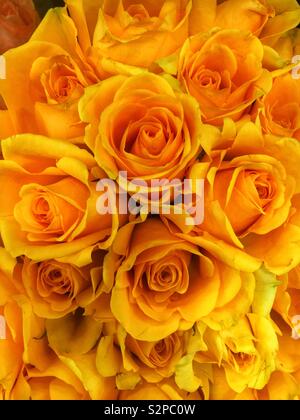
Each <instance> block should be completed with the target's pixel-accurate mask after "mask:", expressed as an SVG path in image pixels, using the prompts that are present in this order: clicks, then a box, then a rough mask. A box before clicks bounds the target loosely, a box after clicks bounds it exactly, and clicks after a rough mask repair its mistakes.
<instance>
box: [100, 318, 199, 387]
mask: <svg viewBox="0 0 300 420" xmlns="http://www.w3.org/2000/svg"><path fill="white" fill-rule="evenodd" d="M190 333H191V332H183V331H177V332H175V333H173V334H171V335H170V336H168V337H165V338H164V339H162V340H159V341H154V342H146V341H141V340H136V339H135V338H133V337H132V336H130V335H129V334H127V332H126V331H125V330H124V329H123V328H122V327H121V325H118V324H116V322H110V323H106V324H105V325H104V327H103V336H102V338H101V340H100V342H99V345H98V348H97V359H96V364H97V369H98V371H99V373H100V374H101V375H102V376H104V377H112V376H116V383H117V387H118V388H119V389H121V390H127V389H133V388H135V386H136V385H137V384H138V383H139V382H140V381H141V379H142V378H143V379H144V380H145V381H146V382H148V383H158V382H161V381H162V380H164V379H165V378H171V377H172V376H173V374H174V373H175V367H176V364H177V363H178V362H179V360H180V359H181V357H182V356H183V355H184V354H185V352H186V343H187V339H188V336H189V334H190Z"/></svg>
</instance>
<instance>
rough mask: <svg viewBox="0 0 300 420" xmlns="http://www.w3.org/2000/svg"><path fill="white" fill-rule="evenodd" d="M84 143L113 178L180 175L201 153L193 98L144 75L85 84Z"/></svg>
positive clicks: (196, 108) (198, 118) (152, 77)
mask: <svg viewBox="0 0 300 420" xmlns="http://www.w3.org/2000/svg"><path fill="white" fill-rule="evenodd" d="M80 115H81V118H82V120H83V121H85V122H86V123H88V124H89V127H88V128H87V130H86V143H87V145H88V146H89V147H90V149H91V150H92V151H93V152H94V154H95V159H96V161H97V163H98V164H99V166H100V167H102V168H103V169H104V170H105V172H107V173H108V174H109V176H110V177H111V178H112V179H116V178H117V177H118V175H119V172H120V171H127V172H128V178H129V179H130V180H131V179H133V178H138V179H143V180H151V179H161V178H168V179H169V180H172V179H174V178H183V176H184V174H185V171H186V168H187V167H189V166H190V165H191V164H192V163H193V162H194V161H195V159H196V158H197V157H198V155H199V153H200V152H201V150H202V148H201V134H202V131H201V117H200V112H199V107H198V105H197V102H196V101H195V100H194V99H193V98H191V97H188V96H187V95H184V94H181V93H176V92H175V91H174V90H173V89H172V87H171V86H170V85H169V83H168V82H167V81H166V80H164V79H163V78H161V77H159V76H155V75H153V74H152V75H150V74H142V75H139V76H133V77H129V78H127V77H125V76H116V77H112V78H110V79H108V80H105V81H103V82H100V83H99V84H98V85H95V86H91V87H89V88H88V89H87V90H86V93H85V95H84V97H83V98H82V100H81V101H80Z"/></svg>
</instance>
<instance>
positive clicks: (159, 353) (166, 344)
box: [149, 337, 174, 367]
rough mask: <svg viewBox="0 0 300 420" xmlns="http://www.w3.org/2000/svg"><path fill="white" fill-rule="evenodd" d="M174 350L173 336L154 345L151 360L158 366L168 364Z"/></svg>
mask: <svg viewBox="0 0 300 420" xmlns="http://www.w3.org/2000/svg"><path fill="white" fill-rule="evenodd" d="M173 350H174V345H173V341H172V337H170V338H166V339H164V340H161V341H159V342H158V343H156V344H155V346H154V347H153V349H152V351H151V353H150V355H149V360H150V362H151V363H152V364H153V365H154V366H156V367H164V366H167V365H168V364H169V362H170V359H171V358H172V355H173Z"/></svg>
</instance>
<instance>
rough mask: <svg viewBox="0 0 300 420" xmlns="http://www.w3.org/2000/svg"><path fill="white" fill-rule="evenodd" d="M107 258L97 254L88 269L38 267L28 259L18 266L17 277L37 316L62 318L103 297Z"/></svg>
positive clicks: (43, 264)
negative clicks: (104, 266) (104, 268)
mask: <svg viewBox="0 0 300 420" xmlns="http://www.w3.org/2000/svg"><path fill="white" fill-rule="evenodd" d="M104 255H105V253H104V252H101V251H98V252H96V253H94V254H93V256H92V258H93V262H92V263H91V264H89V265H87V266H85V267H77V266H76V265H74V264H70V263H64V262H61V261H59V260H46V261H43V262H41V263H36V262H34V261H32V260H29V259H28V258H25V259H24V262H23V263H22V264H18V266H17V268H16V276H17V277H18V281H19V283H21V284H22V285H23V287H24V291H25V293H26V294H27V296H28V297H29V299H30V301H31V303H32V305H33V310H34V312H35V313H36V314H37V315H38V316H40V317H43V318H50V319H55V318H62V317H64V316H65V315H67V314H69V313H71V312H74V311H75V310H76V309H78V308H86V307H87V306H88V305H89V304H91V303H92V302H93V301H95V300H96V299H97V298H98V297H99V295H101V293H102V291H103V290H102V285H101V281H102V266H103V258H104Z"/></svg>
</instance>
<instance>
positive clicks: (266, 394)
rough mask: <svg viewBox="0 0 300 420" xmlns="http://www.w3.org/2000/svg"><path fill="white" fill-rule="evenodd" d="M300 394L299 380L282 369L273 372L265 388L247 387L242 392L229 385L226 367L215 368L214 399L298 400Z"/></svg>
mask: <svg viewBox="0 0 300 420" xmlns="http://www.w3.org/2000/svg"><path fill="white" fill-rule="evenodd" d="M299 394H300V388H299V382H297V380H296V379H295V378H294V377H293V376H292V375H290V374H288V373H284V372H280V371H275V372H273V373H272V375H271V377H270V380H269V383H268V384H267V385H266V386H265V388H264V389H263V390H261V391H260V390H256V389H253V388H247V389H245V391H243V392H241V393H236V392H235V391H233V390H232V389H231V388H230V387H229V386H228V383H227V380H226V375H225V371H224V369H221V368H217V367H215V368H214V385H213V386H212V390H211V399H212V400H218V401H224V400H242V401H249V400H250V401H251V400H252V401H259V400H263V401H278V400H284V401H286V400H297V399H298V397H299Z"/></svg>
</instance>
